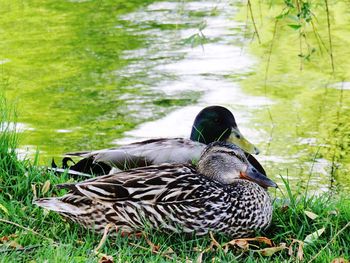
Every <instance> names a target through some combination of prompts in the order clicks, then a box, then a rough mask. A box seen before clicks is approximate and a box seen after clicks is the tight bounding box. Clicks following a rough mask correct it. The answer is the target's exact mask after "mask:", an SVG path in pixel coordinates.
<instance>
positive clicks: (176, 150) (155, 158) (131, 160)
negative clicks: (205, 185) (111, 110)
mask: <svg viewBox="0 0 350 263" xmlns="http://www.w3.org/2000/svg"><path fill="white" fill-rule="evenodd" d="M214 141H228V142H231V143H233V144H235V145H238V146H239V147H240V148H242V149H243V150H244V151H246V152H247V157H248V160H249V161H250V162H251V163H252V164H253V166H254V167H255V168H256V169H258V170H259V171H260V172H261V173H263V174H265V171H264V169H263V168H262V166H261V165H260V164H259V162H258V161H257V160H256V159H255V158H254V157H253V156H251V155H249V154H257V153H259V150H258V149H257V148H256V147H255V146H254V145H253V144H251V143H250V142H249V141H247V140H246V139H245V138H244V137H243V135H242V134H241V133H240V131H239V129H238V127H237V124H236V121H235V118H234V116H233V114H232V113H231V112H230V111H229V110H228V109H226V108H224V107H221V106H210V107H206V108H204V109H203V110H202V111H200V112H199V114H198V115H197V117H196V118H195V120H194V123H193V126H192V131H191V136H190V139H184V138H169V139H168V138H167V139H165V138H161V139H151V140H146V141H141V142H136V143H132V144H129V145H124V146H121V147H118V148H111V149H104V150H97V151H91V152H76V153H68V154H67V155H69V156H80V157H83V159H82V160H80V161H79V162H78V163H76V164H74V165H73V166H71V167H69V168H70V169H71V170H74V171H78V172H81V173H87V174H91V173H93V174H95V175H102V174H108V173H109V172H110V170H111V168H112V167H117V168H118V169H120V170H125V169H130V168H136V167H141V166H147V165H154V164H161V163H191V162H193V161H197V160H198V159H199V157H200V154H201V152H202V151H203V149H204V148H205V146H206V145H207V144H209V143H211V142H214ZM68 159H70V158H65V159H64V165H63V168H67V165H66V163H67V160H68ZM53 166H55V165H53Z"/></svg>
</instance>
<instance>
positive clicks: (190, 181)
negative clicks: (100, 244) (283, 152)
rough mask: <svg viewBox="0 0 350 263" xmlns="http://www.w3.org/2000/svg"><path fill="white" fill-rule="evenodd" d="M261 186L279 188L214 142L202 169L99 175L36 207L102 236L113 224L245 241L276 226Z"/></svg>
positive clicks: (165, 167)
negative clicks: (211, 235) (215, 234)
mask: <svg viewBox="0 0 350 263" xmlns="http://www.w3.org/2000/svg"><path fill="white" fill-rule="evenodd" d="M242 178H244V179H242ZM247 179H249V180H247ZM253 181H255V182H253ZM259 184H260V185H261V186H263V187H268V186H276V184H275V183H274V182H272V181H271V180H270V179H268V178H267V177H266V176H264V175H262V174H260V173H259V172H258V171H257V170H256V169H255V168H254V167H252V165H251V164H249V162H248V161H247V159H246V157H245V155H244V152H243V151H242V150H241V149H240V148H238V147H236V146H233V145H231V144H227V143H223V142H215V143H212V144H210V145H209V146H207V148H206V149H205V151H204V152H203V154H202V156H201V158H200V160H199V163H198V166H197V167H194V166H192V165H189V164H162V165H158V166H148V167H144V168H138V169H132V170H129V171H125V172H119V173H116V174H113V175H105V176H100V177H97V178H94V179H90V180H87V181H84V182H80V183H76V184H64V185H60V187H62V188H66V189H69V190H70V191H69V193H68V194H66V195H65V196H63V197H58V198H43V199H38V200H36V201H35V203H36V204H37V205H39V206H42V207H45V208H47V209H50V210H53V211H56V212H58V213H60V214H62V215H63V216H65V217H68V218H70V219H72V220H73V221H75V222H77V223H79V224H81V225H83V226H85V227H87V228H92V229H95V230H96V231H98V232H103V230H104V228H105V226H106V225H107V224H108V223H113V224H115V225H116V226H117V227H118V228H119V229H120V230H121V231H123V232H129V233H130V232H136V231H140V230H143V229H145V228H153V229H160V230H166V231H172V232H185V233H196V234H198V235H203V234H206V233H208V232H209V231H214V232H220V233H224V234H227V235H230V236H232V237H244V236H248V235H251V234H252V233H254V232H255V231H257V230H262V229H264V228H266V227H268V226H269V224H270V222H271V215H272V206H271V200H270V197H269V195H268V193H267V191H266V190H265V189H264V188H263V187H261V186H260V185H259Z"/></svg>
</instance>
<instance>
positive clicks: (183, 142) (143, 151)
mask: <svg viewBox="0 0 350 263" xmlns="http://www.w3.org/2000/svg"><path fill="white" fill-rule="evenodd" d="M204 148H205V145H204V144H202V143H199V142H194V141H192V140H190V139H183V138H172V139H164V138H162V139H152V140H146V141H142V142H137V143H132V144H129V145H124V146H121V147H118V148H111V149H104V150H99V151H92V152H78V153H68V154H67V155H70V156H80V157H83V158H84V159H83V160H85V161H84V162H86V160H92V161H93V163H105V164H108V165H110V166H114V167H117V168H119V169H122V170H125V169H130V168H135V167H142V166H148V165H153V164H162V163H190V162H192V161H196V160H198V159H199V157H200V154H201V152H202V151H203V149H204ZM78 163H79V162H78ZM78 163H77V164H78ZM84 167H85V165H84Z"/></svg>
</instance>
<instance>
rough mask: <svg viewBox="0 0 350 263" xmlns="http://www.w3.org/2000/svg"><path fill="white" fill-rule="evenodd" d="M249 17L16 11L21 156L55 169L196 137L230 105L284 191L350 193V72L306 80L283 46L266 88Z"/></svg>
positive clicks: (8, 54) (316, 72) (187, 4)
mask: <svg viewBox="0 0 350 263" xmlns="http://www.w3.org/2000/svg"><path fill="white" fill-rule="evenodd" d="M242 9H244V6H242V5H241V4H240V3H235V2H232V1H173V2H172V1H161V2H153V1H149V2H143V3H138V2H137V1H136V2H130V3H128V4H127V2H125V1H106V2H105V3H104V4H97V3H92V2H90V1H67V2H62V3H51V2H49V3H44V2H43V3H41V4H40V5H35V4H23V5H19V4H18V3H11V2H8V4H7V5H4V9H3V13H4V12H7V13H8V14H12V16H8V17H7V18H6V19H7V20H6V19H3V21H1V23H3V24H6V25H7V27H6V28H7V29H6V30H5V31H3V32H2V34H3V35H4V37H5V39H6V41H4V43H2V44H0V49H1V50H2V51H0V52H1V53H0V64H1V67H2V73H1V74H2V87H4V89H5V90H6V93H7V94H8V97H10V98H11V99H12V100H14V101H15V102H16V104H17V107H18V109H19V126H18V128H19V129H20V131H21V145H22V147H21V149H20V154H22V155H26V156H29V157H32V156H33V155H34V153H35V152H36V151H37V150H39V152H40V162H41V163H43V164H49V163H50V161H51V158H52V157H55V158H56V159H59V158H60V157H61V155H62V154H63V153H64V152H67V151H78V150H90V149H100V148H106V147H111V146H115V145H121V144H126V143H129V142H134V141H139V140H143V139H147V138H156V137H179V136H183V137H188V136H189V133H190V129H191V124H192V122H193V119H194V117H195V115H196V114H197V113H198V112H199V111H200V110H201V109H202V108H203V107H205V106H208V105H213V104H219V105H223V106H225V107H228V108H229V109H231V110H232V112H233V113H234V115H235V117H236V121H237V123H238V126H239V127H240V129H241V131H242V133H243V134H244V135H245V137H246V138H248V139H249V140H250V141H251V142H253V143H254V144H256V145H257V146H258V147H259V149H260V150H261V152H262V153H261V155H259V156H258V159H259V160H260V161H261V163H262V164H263V166H264V167H266V170H267V172H268V175H269V176H270V177H272V178H273V179H275V180H276V181H277V182H278V183H279V184H280V185H282V180H281V178H280V176H283V177H285V178H287V177H288V179H289V180H290V181H291V183H292V185H293V187H295V188H297V187H299V188H300V189H305V188H306V186H307V185H309V188H310V189H311V190H313V191H317V192H320V191H328V190H329V189H330V188H332V187H333V186H334V185H339V186H340V189H341V190H343V189H349V185H350V179H349V168H350V167H349V163H350V160H349V157H348V156H349V154H348V153H349V140H350V139H349V138H350V131H349V123H350V120H349V116H350V115H349V114H347V113H349V105H350V102H349V92H350V91H349V87H348V86H349V85H348V83H349V82H347V81H346V80H349V78H348V77H349V76H348V75H347V74H348V73H347V71H346V70H344V72H345V73H344V74H342V75H341V76H338V77H337V78H334V79H329V78H326V77H323V76H325V75H326V74H324V72H323V71H325V69H324V68H322V67H321V68H320V67H318V66H319V65H317V63H315V62H313V64H314V65H309V64H308V62H305V65H304V67H305V70H304V71H303V72H300V71H299V60H298V58H297V57H298V56H297V53H295V52H294V51H295V49H294V47H291V46H288V43H284V42H283V41H282V40H280V41H279V42H278V45H277V44H276V45H275V47H274V49H276V51H275V53H273V55H272V56H271V66H270V68H269V75H268V79H267V81H265V72H266V64H265V62H266V56H262V55H263V54H264V53H266V50H268V49H269V44H268V43H269V42H268V41H266V44H265V45H258V44H256V42H252V41H251V39H250V37H249V34H248V37H247V32H248V33H249V32H251V28H247V27H246V22H245V21H244V19H242ZM262 12H264V9H263V11H262ZM266 12H267V11H266ZM18 14H21V18H20V19H18ZM15 17H17V20H16V19H15ZM260 19H261V21H260V23H263V22H264V21H263V18H260ZM265 23H266V21H265ZM270 29H271V28H270ZM260 33H261V34H262V35H263V36H264V35H265V36H270V35H269V34H271V30H270V31H269V30H268V29H264V28H261V32H260ZM341 48H343V47H341ZM284 52H285V53H284ZM347 52H348V51H347ZM265 55H266V54H265ZM295 58H296V59H295ZM317 59H318V58H315V60H316V61H317ZM339 63H340V64H341V63H342V62H341V61H340V60H339ZM310 72H312V74H311V73H310ZM321 76H322V77H321ZM339 79H341V80H342V81H339ZM332 138H334V139H332Z"/></svg>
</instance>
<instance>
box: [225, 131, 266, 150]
mask: <svg viewBox="0 0 350 263" xmlns="http://www.w3.org/2000/svg"><path fill="white" fill-rule="evenodd" d="M228 141H229V142H231V143H233V144H235V145H237V146H238V147H239V148H241V149H242V150H244V151H246V152H247V153H250V154H259V152H260V151H259V149H258V148H257V147H255V146H254V144H252V143H251V142H249V141H248V140H247V139H246V138H244V137H243V135H242V133H241V132H240V131H239V130H238V128H237V127H234V128H232V130H231V134H230V137H229V138H228Z"/></svg>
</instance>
